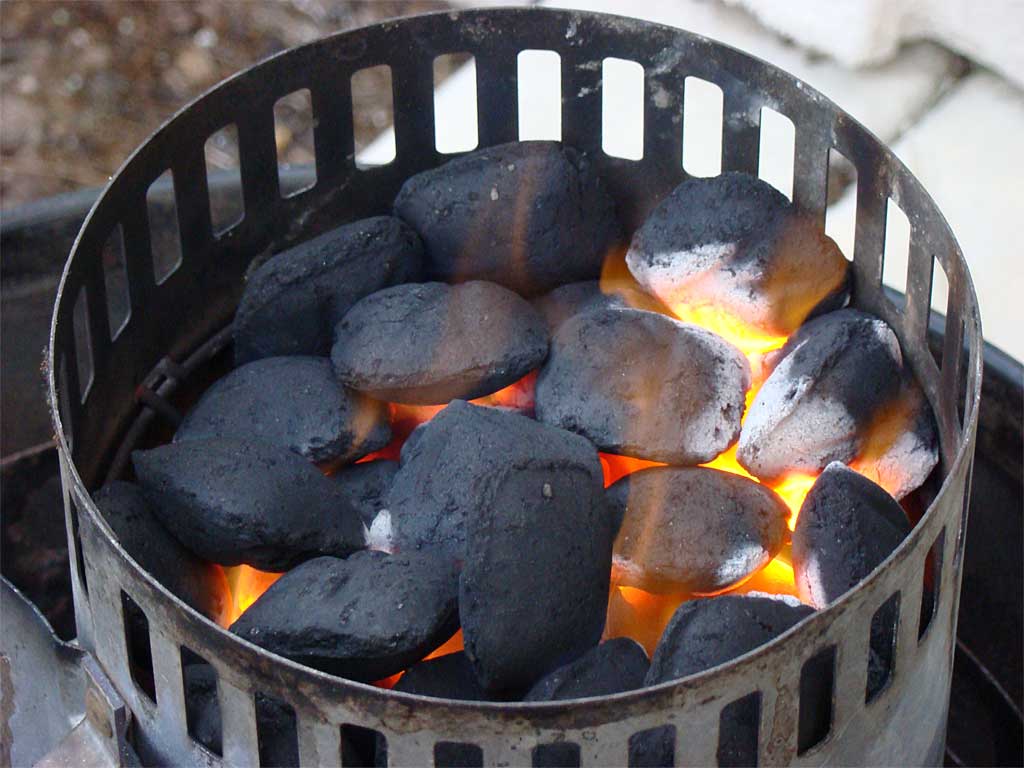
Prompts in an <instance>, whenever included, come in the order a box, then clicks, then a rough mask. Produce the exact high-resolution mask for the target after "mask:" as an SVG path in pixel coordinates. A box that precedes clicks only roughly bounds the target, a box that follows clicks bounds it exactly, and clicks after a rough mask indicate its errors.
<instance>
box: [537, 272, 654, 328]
mask: <svg viewBox="0 0 1024 768" xmlns="http://www.w3.org/2000/svg"><path fill="white" fill-rule="evenodd" d="M533 306H534V308H535V309H536V310H537V311H538V312H540V313H541V315H542V316H543V317H544V322H545V323H547V326H548V330H550V331H551V333H554V332H555V331H557V330H558V328H559V326H561V325H562V323H564V322H565V321H566V320H568V319H569V318H570V317H573V316H574V315H578V314H581V313H583V312H589V311H591V310H594V309H627V308H630V307H632V308H633V309H646V310H649V311H651V312H657V311H661V310H664V307H662V306H661V305H660V304H659V303H658V301H657V300H656V299H653V298H651V297H650V296H648V295H647V294H645V293H641V292H640V291H636V290H633V289H631V288H625V287H619V288H616V289H615V290H614V291H613V292H610V293H604V292H602V291H601V286H600V283H598V281H597V280H584V281H582V282H579V283H569V284H568V285H563V286H561V287H560V288H555V290H553V291H551V292H550V293H546V294H544V295H543V296H541V297H540V298H538V299H534V300H533Z"/></svg>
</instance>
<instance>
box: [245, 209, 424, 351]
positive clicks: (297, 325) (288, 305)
mask: <svg viewBox="0 0 1024 768" xmlns="http://www.w3.org/2000/svg"><path fill="white" fill-rule="evenodd" d="M422 262H423V244H422V243H421V242H420V239H419V237H417V236H416V233H415V232H413V231H412V230H411V229H410V228H409V227H408V226H406V225H405V224H404V223H403V222H401V221H400V220H398V219H396V218H393V217H390V216H377V217H374V218H371V219H363V220H362V221H356V222H353V223H352V224H347V225H345V226H343V227H338V228H337V229H333V230H331V231H330V232H327V233H325V234H323V235H320V236H319V237H317V238H314V239H313V240H310V241H308V242H305V243H300V244H299V245H296V246H295V247H294V248H290V249H289V250H287V251H284V252H282V253H279V254H277V255H275V256H273V257H272V258H271V259H269V260H268V261H266V262H264V263H263V264H261V265H260V266H258V267H256V268H255V269H254V270H251V272H250V274H249V277H248V282H247V283H246V285H245V291H244V292H243V294H242V300H241V302H240V303H239V305H238V312H237V313H236V315H235V328H234V336H235V363H236V364H238V365H241V364H242V363H247V362H250V361H252V360H257V359H259V358H262V357H278V356H283V355H326V354H328V352H329V351H330V349H331V337H332V332H333V330H334V326H335V324H336V323H337V322H338V321H339V320H341V318H342V316H343V315H344V314H345V313H346V312H347V311H348V310H349V308H350V307H351V306H352V305H353V304H355V303H356V302H357V301H358V300H359V299H361V298H363V297H364V296H368V295H369V294H371V293H373V292H374V291H378V290H380V289H381V288H386V287H387V286H389V285H398V284H399V283H406V282H409V281H411V280H418V279H419V277H420V271H421V269H422Z"/></svg>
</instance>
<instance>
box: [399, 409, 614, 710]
mask: <svg viewBox="0 0 1024 768" xmlns="http://www.w3.org/2000/svg"><path fill="white" fill-rule="evenodd" d="M512 418H517V419H523V420H524V421H529V420H528V419H524V418H523V417H521V416H515V417H512ZM524 434H525V430H524ZM537 436H538V437H541V436H542V435H537ZM428 439H430V436H429V434H428V436H427V437H424V438H423V439H422V440H421V441H420V445H423V443H424V442H425V441H426V440H428ZM533 446H534V448H533V451H532V454H533V455H530V454H529V453H527V454H525V455H524V454H523V453H521V452H517V453H516V454H513V455H511V456H510V455H509V454H505V455H502V454H500V453H499V454H498V461H503V462H504V464H503V465H500V466H498V467H496V468H495V470H492V471H490V472H488V473H487V474H486V475H482V476H479V477H478V478H476V480H477V483H478V485H477V488H478V489H479V490H480V491H483V493H481V495H482V496H483V498H482V499H481V500H480V501H482V502H483V503H480V504H479V506H478V507H477V508H476V509H475V510H473V513H472V514H470V515H467V517H466V521H465V526H466V549H465V561H464V564H463V568H462V573H461V574H460V577H459V616H460V619H461V621H462V633H463V639H464V642H465V650H466V655H467V656H468V657H469V660H470V661H471V662H472V664H473V669H474V670H475V671H476V676H477V680H479V681H480V684H481V685H482V686H483V687H484V689H485V690H487V691H493V692H497V691H506V692H514V691H525V689H527V688H528V687H529V686H531V685H532V684H533V683H534V682H536V680H537V679H538V678H539V677H540V676H541V675H544V674H545V673H547V672H549V671H551V670H552V669H554V668H556V667H558V666H560V665H562V664H565V663H566V662H568V661H570V660H572V659H574V658H576V657H578V656H580V655H581V654H582V653H584V652H585V651H587V650H588V649H589V648H591V647H592V646H594V645H595V644H596V643H597V642H598V640H599V639H600V637H601V632H602V630H603V629H604V622H605V613H606V610H607V606H608V584H609V576H610V573H611V556H612V530H611V518H610V516H609V515H608V510H607V507H606V505H605V503H604V488H603V483H602V481H601V475H600V471H599V470H597V471H595V468H594V467H593V466H592V465H588V464H589V462H588V463H586V464H585V463H582V462H573V463H567V462H566V461H565V459H564V458H563V457H562V456H555V457H548V456H544V455H543V454H544V453H545V451H544V449H543V448H541V447H540V446H541V443H540V441H537V442H534V443H533ZM590 451H593V448H592V447H590ZM593 458H594V461H596V458H597V457H596V455H595V456H594V457H593ZM403 471H404V469H403ZM399 474H401V473H399Z"/></svg>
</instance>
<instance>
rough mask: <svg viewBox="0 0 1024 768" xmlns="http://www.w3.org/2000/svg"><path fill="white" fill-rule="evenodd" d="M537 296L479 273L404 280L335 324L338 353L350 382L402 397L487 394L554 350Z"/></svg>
mask: <svg viewBox="0 0 1024 768" xmlns="http://www.w3.org/2000/svg"><path fill="white" fill-rule="evenodd" d="M547 354H548V332H547V329H546V328H545V327H544V322H543V320H542V319H541V317H540V316H539V315H538V314H537V312H536V311H535V310H534V309H533V307H531V306H530V305H529V303H528V302H527V301H526V300H524V299H521V298H520V297H519V296H516V295H515V294H514V293H512V291H509V290H508V289H506V288H502V287H501V286H500V285H495V284H494V283H485V282H481V281H479V280H477V281H472V282H468V283H463V284H461V285H455V286H451V285H445V284H444V283H422V284H408V285H397V286H394V287H392V288H387V289H385V290H383V291H378V292H377V293H375V294H373V295H371V296H367V297H366V298H365V299H363V300H361V301H360V302H358V303H357V304H356V305H355V306H354V307H352V309H351V310H350V311H349V312H348V314H346V315H345V317H344V319H343V320H342V321H341V322H340V323H338V326H337V327H336V328H335V329H334V349H333V350H332V351H331V360H332V362H333V363H334V370H335V372H336V373H337V374H338V377H339V378H340V379H341V381H342V383H343V384H345V386H348V387H351V388H353V389H357V390H359V391H360V392H366V393H367V394H369V395H371V396H373V397H375V398H378V399H380V400H390V401H393V402H398V403H415V404H420V405H436V404H442V403H447V402H448V401H449V400H452V399H453V398H457V397H458V398H467V399H471V398H474V397H482V396H483V395H489V394H491V393H492V392H496V391H497V390H499V389H501V388H502V387H505V386H507V385H509V384H511V383H513V382H515V381H518V380H519V379H521V378H522V377H523V376H525V375H526V374H527V373H529V372H530V371H532V370H533V369H534V368H536V367H537V366H538V365H540V364H541V362H542V361H543V360H544V358H545V357H547Z"/></svg>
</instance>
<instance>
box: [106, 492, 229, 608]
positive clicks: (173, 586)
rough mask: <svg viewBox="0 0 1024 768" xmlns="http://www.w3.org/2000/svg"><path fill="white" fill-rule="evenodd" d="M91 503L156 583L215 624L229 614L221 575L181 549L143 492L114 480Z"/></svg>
mask: <svg viewBox="0 0 1024 768" xmlns="http://www.w3.org/2000/svg"><path fill="white" fill-rule="evenodd" d="M92 498H93V501H95V502H96V507H97V508H98V509H99V511H100V514H101V515H102V516H103V519H104V520H106V522H107V525H109V526H110V528H111V530H113V532H114V535H115V536H116V537H117V542H118V544H120V545H121V546H122V547H123V548H124V550H125V552H127V553H128V554H129V555H131V557H132V559H134V560H135V562H137V563H138V564H139V565H140V566H142V567H143V568H144V569H145V570H146V571H148V572H149V574H150V575H151V576H152V577H153V578H154V579H156V580H157V581H159V582H160V583H161V584H163V585H164V586H165V587H166V588H167V589H168V590H169V591H170V592H173V593H174V594H175V595H177V596H178V597H180V598H181V599H182V600H183V601H184V602H186V603H187V604H188V605H190V606H192V607H193V608H195V609H196V610H197V611H199V613H201V614H203V615H204V616H206V617H207V618H209V619H212V620H213V621H217V620H219V619H220V618H221V617H222V616H225V615H226V614H227V612H228V606H227V602H228V600H229V599H230V592H229V590H228V583H227V579H226V578H225V576H224V571H222V570H221V569H220V568H218V567H217V566H216V565H214V564H213V563H209V562H207V561H205V560H202V559H200V558H198V557H196V556H195V555H194V554H192V553H191V552H190V551H189V550H187V549H186V548H185V547H183V546H182V545H181V543H180V542H179V541H178V540H177V539H176V538H174V536H172V535H171V534H170V532H168V530H167V529H166V528H165V527H164V526H163V524H162V523H161V522H160V521H159V520H158V519H157V517H156V515H155V514H154V513H153V510H152V508H151V506H150V503H149V501H148V499H147V498H146V496H145V494H144V493H143V491H142V489H141V488H139V487H138V486H137V485H133V484H132V483H126V482H122V481H120V480H115V481H114V482H112V483H108V484H107V485H105V486H103V487H102V488H100V490H99V491H97V492H96V493H94V494H93V497H92Z"/></svg>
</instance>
